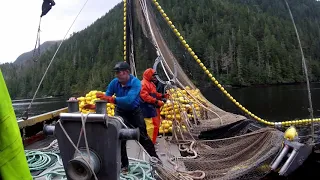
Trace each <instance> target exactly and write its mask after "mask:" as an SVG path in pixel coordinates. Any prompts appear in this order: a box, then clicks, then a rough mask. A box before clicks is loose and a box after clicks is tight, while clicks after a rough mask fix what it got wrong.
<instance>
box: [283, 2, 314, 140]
mask: <svg viewBox="0 0 320 180" xmlns="http://www.w3.org/2000/svg"><path fill="white" fill-rule="evenodd" d="M284 2H285V3H286V5H287V8H288V11H289V14H290V17H291V20H292V24H293V27H294V30H295V32H296V35H297V39H298V42H299V47H300V51H301V56H302V64H303V69H304V73H305V76H306V81H307V89H308V100H309V108H308V109H309V112H310V118H311V135H312V143H314V126H313V107H312V98H311V92H310V84H309V77H308V68H307V65H306V59H305V58H304V54H303V50H302V46H301V42H300V37H299V33H298V30H297V27H296V23H295V22H294V18H293V16H292V13H291V9H290V6H289V4H288V2H287V0H284Z"/></svg>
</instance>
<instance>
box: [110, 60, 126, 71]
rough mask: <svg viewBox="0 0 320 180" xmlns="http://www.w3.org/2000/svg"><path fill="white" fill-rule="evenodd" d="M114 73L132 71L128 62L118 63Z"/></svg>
mask: <svg viewBox="0 0 320 180" xmlns="http://www.w3.org/2000/svg"><path fill="white" fill-rule="evenodd" d="M113 70H114V71H116V72H118V71H123V70H130V65H129V64H128V63H127V62H118V63H117V64H116V65H115V66H114V68H113Z"/></svg>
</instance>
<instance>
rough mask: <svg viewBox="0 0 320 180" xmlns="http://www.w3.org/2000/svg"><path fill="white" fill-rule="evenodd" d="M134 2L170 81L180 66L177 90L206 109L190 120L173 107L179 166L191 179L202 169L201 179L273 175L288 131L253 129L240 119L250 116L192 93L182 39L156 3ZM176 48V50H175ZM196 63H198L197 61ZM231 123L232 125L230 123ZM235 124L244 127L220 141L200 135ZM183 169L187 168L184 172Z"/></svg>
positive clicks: (173, 159)
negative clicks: (272, 169) (272, 164)
mask: <svg viewBox="0 0 320 180" xmlns="http://www.w3.org/2000/svg"><path fill="white" fill-rule="evenodd" d="M134 3H135V12H136V14H137V16H136V17H137V19H138V21H139V23H140V25H141V28H142V31H143V33H144V35H145V36H146V37H147V38H148V39H149V40H150V41H151V42H152V44H154V46H155V47H156V49H157V50H158V51H159V52H160V56H161V57H162V58H163V61H162V64H161V65H162V68H163V69H164V71H165V73H166V77H167V79H170V78H172V77H173V75H174V68H176V70H177V78H176V84H175V85H176V86H177V87H178V88H176V89H175V90H174V91H183V90H185V91H186V92H187V94H188V95H187V96H186V97H187V98H189V99H190V98H191V99H193V103H195V104H197V105H198V106H200V107H201V110H200V111H199V114H198V116H197V118H196V117H195V116H193V117H192V118H190V117H188V114H187V113H186V112H183V109H184V107H185V106H182V105H181V104H179V103H178V104H174V103H173V104H172V107H175V106H177V108H179V112H177V113H175V114H174V116H175V117H176V116H177V114H178V115H179V117H180V116H181V120H180V121H173V128H172V129H173V132H172V140H171V141H170V142H169V143H175V144H178V146H179V150H180V152H181V154H182V155H183V156H185V157H172V156H170V155H168V156H169V157H171V158H172V159H171V158H169V159H170V162H171V163H172V165H174V167H176V169H175V170H176V171H177V172H179V173H180V174H183V175H185V176H188V177H191V179H196V176H201V173H200V172H204V173H205V177H201V178H198V179H259V178H262V177H263V176H265V175H266V174H267V173H269V172H270V168H269V164H270V163H271V161H272V160H273V158H274V157H275V156H276V154H277V153H278V151H279V149H280V147H281V143H282V141H283V134H282V133H281V132H280V131H277V130H275V129H272V128H257V130H256V129H255V130H254V131H252V132H248V131H247V129H248V128H247V127H248V126H247V125H248V124H247V125H241V127H240V126H239V122H244V120H245V119H246V118H245V117H243V116H240V115H236V114H233V113H229V112H226V111H224V110H222V109H220V108H218V107H217V106H215V105H214V104H212V103H211V102H209V101H208V100H207V99H206V98H205V97H204V96H203V95H202V94H201V92H198V94H199V96H197V97H198V98H197V97H194V96H195V95H194V94H191V93H189V91H188V88H189V89H197V88H196V86H195V85H194V83H193V82H192V81H191V80H190V78H189V77H188V75H189V76H192V75H190V73H189V74H188V75H187V74H186V73H185V72H184V70H183V68H182V67H183V66H185V64H184V63H183V62H184V61H193V59H192V57H191V55H189V53H188V51H187V50H186V49H185V48H184V47H182V44H174V43H175V42H177V43H180V42H179V40H178V38H177V37H176V36H175V35H174V33H173V32H172V31H171V30H170V29H168V27H169V26H168V25H167V23H166V22H165V20H164V19H163V17H162V16H161V14H160V13H159V11H158V10H157V8H156V7H155V6H154V5H153V4H152V2H151V1H146V0H135V1H134ZM168 42H169V45H168ZM169 47H170V48H169ZM172 49H173V51H174V52H175V53H173V52H172V51H171V50H172ZM194 66H197V64H196V63H194ZM204 75H205V74H204ZM172 87H174V86H169V87H168V89H170V88H172ZM199 97H200V98H199ZM169 110H170V109H169ZM192 110H194V109H192ZM171 111H172V109H171ZM173 111H174V109H173ZM174 119H176V118H174ZM182 123H183V124H187V130H183V129H182V128H181V124H182ZM240 124H241V123H240ZM228 125H229V126H230V127H227V126H228ZM236 125H237V126H239V127H238V131H237V132H235V131H234V132H233V133H230V136H229V137H225V136H220V137H223V138H222V139H216V140H201V139H199V137H201V134H202V133H203V132H209V131H211V130H212V131H213V132H220V133H222V131H223V130H224V129H221V128H225V129H226V130H227V131H228V130H234V127H235V126H236ZM219 129H220V130H219ZM217 137H219V136H217ZM178 167H180V168H182V169H184V170H181V171H179V169H177V168H178ZM159 171H161V174H162V175H163V176H164V177H165V179H173V177H172V175H170V176H169V175H168V176H166V175H165V174H166V173H165V172H164V171H163V170H162V169H159ZM186 171H187V172H186ZM191 172H193V173H191ZM190 173H191V174H190ZM199 173H200V174H199ZM170 177H171V178H170ZM182 179H183V178H182Z"/></svg>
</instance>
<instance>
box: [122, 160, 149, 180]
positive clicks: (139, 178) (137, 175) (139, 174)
mask: <svg viewBox="0 0 320 180" xmlns="http://www.w3.org/2000/svg"><path fill="white" fill-rule="evenodd" d="M126 179H130V180H155V178H154V177H153V175H152V167H151V165H150V164H149V163H147V162H130V163H129V172H128V174H120V180H126Z"/></svg>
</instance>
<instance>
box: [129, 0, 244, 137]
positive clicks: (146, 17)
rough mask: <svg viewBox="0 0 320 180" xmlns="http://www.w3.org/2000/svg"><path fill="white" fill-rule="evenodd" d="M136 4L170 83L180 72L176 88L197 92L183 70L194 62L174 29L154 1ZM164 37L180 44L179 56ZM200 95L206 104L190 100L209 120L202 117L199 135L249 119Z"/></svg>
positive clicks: (145, 30) (145, 29) (176, 50)
mask: <svg viewBox="0 0 320 180" xmlns="http://www.w3.org/2000/svg"><path fill="white" fill-rule="evenodd" d="M134 3H135V12H136V14H137V19H138V21H139V23H140V25H141V28H142V31H143V33H144V35H145V36H146V37H147V38H149V39H150V41H151V42H152V43H153V44H154V45H155V46H156V47H157V48H158V51H159V52H160V54H161V57H162V59H163V61H162V64H161V65H162V68H163V69H164V71H165V73H166V77H167V79H166V80H168V79H169V78H172V77H173V75H174V71H175V70H174V68H176V71H177V78H176V85H177V86H178V87H179V88H181V89H183V90H186V89H187V88H188V87H190V88H191V89H197V88H196V86H195V85H194V83H193V82H192V81H191V80H190V78H189V77H188V76H187V75H186V73H185V72H184V70H183V68H182V67H181V64H183V62H184V61H193V60H192V57H191V55H190V54H189V53H188V51H187V50H186V49H184V47H182V44H178V43H180V42H179V41H178V39H177V37H175V35H174V33H173V32H172V31H171V30H170V29H168V28H170V27H169V26H168V25H167V24H166V22H165V21H164V19H163V17H162V16H161V15H160V13H159V12H158V10H157V9H156V8H155V7H154V6H153V5H152V2H151V1H143V0H135V1H134ZM164 36H166V37H167V39H171V44H172V42H177V44H175V46H174V47H173V48H174V49H175V52H177V53H176V54H177V55H176V56H175V55H174V54H173V52H172V51H171V50H170V49H169V47H168V45H167V43H166V40H165V39H164ZM172 39H173V40H174V41H173V40H172ZM194 65H195V66H197V64H196V63H194ZM204 75H205V74H204ZM189 95H190V93H189ZM197 95H198V97H200V98H201V100H202V101H200V100H199V99H197V98H196V97H194V96H189V98H192V99H193V100H194V101H193V102H194V103H196V104H198V105H200V106H201V107H202V109H204V111H205V115H206V116H205V118H204V117H203V116H202V118H201V117H199V120H200V122H201V123H200V124H198V125H197V126H193V130H194V131H195V132H199V131H203V130H209V129H210V128H214V127H219V126H221V125H224V124H230V123H233V122H236V121H239V120H243V119H245V117H244V116H240V115H236V114H233V113H229V112H226V111H224V110H222V109H220V108H219V107H217V106H215V105H214V104H212V103H211V102H210V101H208V100H207V99H206V98H205V97H204V96H203V95H202V94H201V92H198V94H197Z"/></svg>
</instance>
